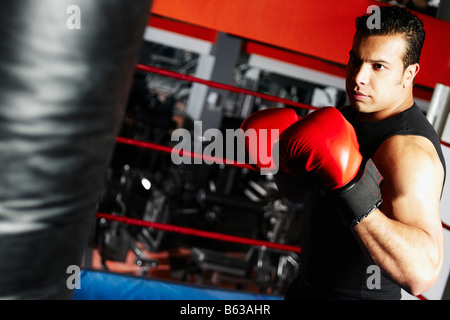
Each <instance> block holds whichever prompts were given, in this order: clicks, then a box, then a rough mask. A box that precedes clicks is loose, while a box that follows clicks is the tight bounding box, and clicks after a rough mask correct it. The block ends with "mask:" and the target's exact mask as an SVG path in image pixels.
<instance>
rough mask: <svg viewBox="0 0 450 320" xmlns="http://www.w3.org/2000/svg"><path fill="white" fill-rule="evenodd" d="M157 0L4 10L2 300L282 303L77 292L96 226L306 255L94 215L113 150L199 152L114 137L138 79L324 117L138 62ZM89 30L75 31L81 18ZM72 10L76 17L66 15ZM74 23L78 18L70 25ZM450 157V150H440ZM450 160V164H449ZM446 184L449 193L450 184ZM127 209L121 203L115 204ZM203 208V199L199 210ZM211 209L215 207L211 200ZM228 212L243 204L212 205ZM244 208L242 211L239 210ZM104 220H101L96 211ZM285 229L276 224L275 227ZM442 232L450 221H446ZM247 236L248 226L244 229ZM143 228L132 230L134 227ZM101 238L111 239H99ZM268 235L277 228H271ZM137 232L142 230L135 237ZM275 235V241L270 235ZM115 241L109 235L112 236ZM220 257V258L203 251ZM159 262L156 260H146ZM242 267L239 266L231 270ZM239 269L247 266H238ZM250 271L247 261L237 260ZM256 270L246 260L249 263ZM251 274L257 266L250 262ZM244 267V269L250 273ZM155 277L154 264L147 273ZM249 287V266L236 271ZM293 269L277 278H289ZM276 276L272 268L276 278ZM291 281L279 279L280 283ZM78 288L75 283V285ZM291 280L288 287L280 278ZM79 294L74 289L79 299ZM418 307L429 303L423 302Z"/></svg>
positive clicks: (283, 213) (96, 280) (97, 281)
mask: <svg viewBox="0 0 450 320" xmlns="http://www.w3.org/2000/svg"><path fill="white" fill-rule="evenodd" d="M150 6H151V1H150V0H142V1H135V2H133V5H130V2H129V1H125V0H114V1H113V0H96V1H91V0H40V1H35V0H21V1H5V2H2V4H1V8H2V10H0V15H1V19H0V21H1V23H2V27H3V28H0V35H1V38H2V39H5V40H4V41H2V42H1V44H0V47H1V48H0V49H1V50H0V55H1V59H0V61H1V63H0V64H1V65H0V72H1V75H2V77H1V81H2V86H0V90H1V93H2V94H0V99H1V103H2V106H3V107H2V108H0V121H1V124H2V126H0V127H1V130H2V135H1V137H2V143H1V144H0V157H1V163H2V164H3V165H4V167H3V172H2V188H0V199H1V212H0V218H1V219H0V229H1V231H2V232H1V235H0V237H1V238H0V243H1V249H2V252H1V254H2V258H1V259H0V271H1V272H0V274H1V277H0V296H1V297H2V298H6V299H72V298H73V299H75V300H131V299H133V300H165V299H167V300H177V299H178V300H195V299H197V300H280V299H282V298H281V296H279V295H270V294H261V293H254V292H242V291H238V290H225V289H219V288H213V287H211V286H201V285H193V284H190V283H175V282H170V281H163V280H159V279H151V278H146V277H137V276H130V275H126V274H118V273H114V272H107V271H105V270H94V269H90V268H89V267H87V266H83V265H82V270H81V273H80V274H78V276H79V279H78V280H79V287H76V288H75V289H73V288H69V285H68V280H69V279H68V276H69V275H68V273H67V272H66V271H67V268H68V266H78V265H79V263H80V261H82V256H83V250H84V249H85V248H84V246H85V244H86V243H88V242H89V237H90V234H89V233H90V231H91V229H92V227H93V226H96V225H97V223H98V224H101V225H102V226H103V225H104V226H107V227H109V226H111V225H113V226H114V227H116V228H117V229H120V228H121V226H128V227H133V228H136V230H150V229H151V230H153V231H156V233H158V231H163V232H164V233H170V234H179V235H185V236H187V237H191V238H202V239H205V240H206V241H219V242H223V243H225V244H226V245H228V244H239V245H240V246H245V247H248V248H249V251H250V249H252V250H254V251H251V253H252V254H253V253H255V252H256V254H257V258H258V259H260V258H261V259H260V260H258V262H261V263H260V264H261V266H262V267H264V262H266V261H267V260H264V259H266V258H267V257H268V254H269V257H270V254H276V257H277V258H278V259H279V260H278V261H279V264H278V265H277V267H278V266H282V267H283V268H290V269H289V270H291V269H292V268H294V267H295V262H296V261H295V257H298V254H299V253H300V251H301V248H300V247H299V246H295V245H291V244H289V243H286V242H285V241H284V239H283V238H282V237H279V236H280V234H279V233H276V232H271V233H270V237H269V236H268V238H270V239H268V240H261V239H257V238H252V237H244V236H236V235H230V234H225V233H220V232H213V231H207V230H203V229H198V228H192V227H186V226H180V225H175V224H171V223H168V222H165V221H151V220H146V219H140V218H135V217H129V216H125V215H123V214H121V212H120V210H117V211H114V212H113V211H111V212H103V211H97V210H96V201H97V200H98V192H99V190H101V186H102V181H103V179H104V176H103V175H104V173H105V171H106V169H107V167H108V162H109V161H110V157H111V155H112V153H113V149H114V147H115V146H119V145H123V146H125V145H126V146H128V147H130V148H139V149H146V150H152V151H156V152H161V153H164V154H166V155H168V154H174V153H176V154H178V155H179V154H180V153H182V154H183V156H186V157H188V158H196V159H201V160H202V161H203V160H206V159H207V157H206V156H205V155H203V154H196V153H195V152H186V151H185V150H177V149H174V148H172V147H168V146H166V145H162V144H158V143H151V142H148V141H140V140H137V139H130V138H127V137H122V136H117V133H118V132H119V129H120V128H119V127H120V124H121V122H122V121H123V115H124V114H123V107H124V105H125V104H126V100H127V97H128V94H129V92H130V88H131V83H132V75H133V73H134V72H136V71H137V70H139V71H141V72H151V73H155V74H159V75H162V76H166V77H172V78H176V79H179V80H183V81H190V82H196V83H199V84H202V85H206V86H210V87H213V88H217V89H220V90H228V91H230V92H234V93H236V94H244V95H249V96H254V97H258V98H260V99H264V100H268V101H273V102H277V103H282V104H285V105H289V106H291V107H294V108H300V109H302V110H313V109H316V107H312V106H309V105H305V104H301V103H298V102H295V101H290V100H287V99H283V98H280V97H274V96H270V95H267V94H262V93H259V92H254V91H251V90H246V89H242V88H236V87H233V86H230V85H225V84H221V83H218V82H213V81H208V80H204V79H200V78H196V77H191V76H187V75H184V74H180V73H176V72H172V71H168V70H164V69H161V68H155V67H151V66H147V65H143V64H137V65H136V61H137V56H138V53H139V50H140V48H141V44H142V38H143V33H144V29H145V27H146V23H147V20H148V12H149V8H150ZM74 8H78V9H79V11H78V15H80V14H81V17H82V20H81V21H82V23H81V24H80V25H78V24H77V23H74V21H76V16H77V10H75V11H70V10H69V9H74ZM68 10H69V11H68ZM74 19H75V20H74ZM442 144H443V146H444V147H446V148H449V147H450V145H449V144H448V142H445V141H442ZM208 160H209V161H211V162H213V163H214V162H216V163H221V164H223V165H224V166H225V167H236V168H238V169H240V170H246V171H252V167H251V166H249V165H248V164H246V163H238V162H228V161H223V159H220V158H219V157H212V158H209V159H208ZM449 162H450V161H449ZM447 185H448V184H447ZM119 200H120V199H119ZM203 200H204V199H202V201H203ZM207 200H211V199H207ZM213 200H214V201H217V202H219V203H221V204H226V205H230V204H232V205H235V206H236V203H229V202H230V201H228V200H227V199H225V200H224V199H217V198H214V199H213ZM269 204H270V205H269V206H265V207H264V208H261V206H253V205H249V206H248V207H245V209H248V210H249V211H251V210H253V211H255V212H258V213H261V212H264V214H265V213H268V214H269V215H268V219H269V220H272V218H273V221H275V223H274V226H276V227H277V228H280V229H282V228H283V227H284V226H285V225H288V226H289V222H286V221H285V220H286V219H287V218H288V216H289V212H290V211H289V208H287V209H286V206H285V204H284V203H283V202H282V201H281V199H275V200H274V201H271V202H270V203H269ZM238 205H239V204H238ZM96 211H97V212H96ZM277 223H279V224H277ZM442 225H443V228H445V229H446V232H447V233H446V234H448V231H449V230H450V228H449V225H448V221H447V223H444V221H443V222H442ZM244 227H247V226H244ZM133 230H135V229H133ZM103 231H104V230H103ZM270 231H272V230H270ZM137 232H139V231H137ZM267 234H268V235H269V232H267ZM108 235H111V234H108ZM202 255H204V256H208V255H210V256H212V257H213V258H215V261H213V262H214V263H216V264H217V262H219V263H218V264H220V263H221V262H223V261H221V260H220V259H221V258H222V257H219V258H217V257H215V256H214V254H213V253H211V252H206V251H199V252H198V259H199V260H201V258H202ZM140 262H141V263H147V262H148V263H150V264H151V263H152V261H143V260H142V261H140ZM232 262H233V263H236V261H232ZM238 262H239V261H238ZM240 262H242V261H240ZM244 262H248V261H244ZM250 266H253V264H250ZM245 267H248V265H246V266H245ZM150 268H151V265H150ZM229 269H230V270H231V269H232V271H235V272H241V273H239V276H240V277H242V275H243V273H242V269H243V267H242V266H241V265H239V266H238V267H236V268H234V266H233V268H231V267H230V268H229ZM284 270H285V269H281V271H284ZM270 271H272V270H270ZM283 274H284V273H283V272H279V274H277V276H278V277H283ZM71 279H72V278H71ZM281 280H283V281H285V280H286V279H281ZM72 289H73V290H72ZM418 298H419V299H426V297H425V296H419V297H418Z"/></svg>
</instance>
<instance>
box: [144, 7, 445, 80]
mask: <svg viewBox="0 0 450 320" xmlns="http://www.w3.org/2000/svg"><path fill="white" fill-rule="evenodd" d="M369 5H378V6H379V5H381V3H380V2H377V1H373V0H339V1H336V0H321V1H304V0H282V1H280V0H225V1H218V0H170V1H167V0H154V1H153V5H152V9H151V12H152V13H153V14H156V15H160V16H163V17H168V18H171V19H175V20H178V21H182V22H187V23H189V24H193V25H195V26H198V27H202V28H206V29H210V30H214V31H221V32H226V33H230V34H233V35H236V36H240V37H243V38H246V39H249V40H253V41H256V42H262V43H265V44H268V45H272V46H276V47H279V48H280V49H287V50H292V51H294V52H298V53H301V54H304V55H307V56H312V57H316V58H319V59H324V60H327V61H330V62H333V63H337V64H341V65H345V64H346V62H347V58H348V51H349V50H350V47H351V43H352V38H353V34H354V20H355V17H356V16H358V15H361V14H364V13H365V12H366V10H367V7H368V6H369ZM418 15H419V17H420V18H421V19H422V20H423V21H424V24H425V31H426V32H427V37H426V40H425V45H424V48H423V53H422V60H421V67H422V68H421V71H420V73H419V75H418V76H417V78H416V83H417V84H419V85H421V86H424V87H428V88H430V89H432V88H434V86H435V84H436V83H443V84H446V85H449V86H450V36H449V35H450V23H449V22H447V21H443V20H439V19H435V18H432V17H430V16H426V15H421V14H418Z"/></svg>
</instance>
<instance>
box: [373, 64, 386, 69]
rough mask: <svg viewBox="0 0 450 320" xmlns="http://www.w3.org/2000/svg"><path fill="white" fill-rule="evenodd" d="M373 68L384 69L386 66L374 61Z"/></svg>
mask: <svg viewBox="0 0 450 320" xmlns="http://www.w3.org/2000/svg"><path fill="white" fill-rule="evenodd" d="M373 68H374V69H375V70H384V69H386V67H385V66H384V65H382V64H381V63H374V64H373Z"/></svg>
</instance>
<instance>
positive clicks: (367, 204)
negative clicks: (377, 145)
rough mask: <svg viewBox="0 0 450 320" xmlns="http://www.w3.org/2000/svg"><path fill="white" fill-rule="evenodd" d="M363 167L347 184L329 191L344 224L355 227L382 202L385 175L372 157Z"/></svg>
mask: <svg viewBox="0 0 450 320" xmlns="http://www.w3.org/2000/svg"><path fill="white" fill-rule="evenodd" d="M361 168H363V169H360V171H359V172H358V175H357V176H356V177H355V178H354V179H353V180H352V181H351V182H349V183H348V184H347V185H345V186H344V187H342V188H339V189H337V190H332V191H330V192H327V194H328V195H329V196H331V197H332V198H333V201H334V202H335V203H336V205H337V207H338V209H339V211H340V214H341V218H342V221H343V222H344V225H345V226H346V227H349V228H353V227H355V226H356V225H357V224H358V223H359V222H360V221H361V220H363V219H364V218H365V217H367V216H368V215H369V214H370V213H371V212H372V211H374V210H375V209H377V208H378V207H379V206H380V205H381V202H382V199H381V192H380V183H381V182H382V181H383V176H382V175H381V173H380V172H379V171H378V169H377V168H376V167H375V164H374V163H373V161H372V160H371V159H369V160H367V162H366V164H365V165H364V167H363V166H361Z"/></svg>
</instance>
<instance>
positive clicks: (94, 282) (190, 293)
mask: <svg viewBox="0 0 450 320" xmlns="http://www.w3.org/2000/svg"><path fill="white" fill-rule="evenodd" d="M136 68H137V70H141V71H145V72H151V73H155V74H159V75H163V76H167V77H172V78H175V79H180V80H184V81H191V82H196V83H201V84H203V85H207V86H211V87H214V88H219V89H226V90H229V91H231V92H236V93H241V94H246V95H251V96H256V97H260V98H263V99H267V100H271V101H276V102H281V103H284V104H287V105H290V106H292V107H297V108H302V109H307V110H315V109H317V108H316V107H313V106H309V105H306V104H301V103H298V102H295V101H290V100H287V99H282V98H279V97H275V96H270V95H267V94H261V93H259V92H254V91H251V90H246V89H242V88H236V87H233V86H230V85H224V84H221V83H217V82H212V81H209V80H204V79H199V78H196V77H192V76H187V75H184V74H180V73H176V72H173V71H169V70H164V69H160V68H156V67H151V66H146V65H142V64H138V65H137V66H136ZM116 143H117V144H124V145H130V146H133V147H136V148H144V149H149V150H155V151H158V152H163V153H168V154H169V153H172V152H174V153H177V154H180V155H182V156H187V157H191V158H198V159H202V160H204V157H207V156H205V155H202V154H196V153H194V152H189V151H184V150H179V149H176V148H172V147H168V146H165V145H160V144H156V143H151V142H147V141H139V140H135V139H130V138H126V137H121V136H117V137H116ZM441 144H442V145H443V146H444V147H447V148H448V147H450V144H449V143H448V142H445V141H441ZM208 160H209V161H211V162H215V163H226V164H227V165H230V166H235V167H237V168H241V169H246V170H254V169H253V167H252V166H250V165H249V164H245V163H238V162H226V161H224V160H223V159H220V158H217V157H209V158H208ZM96 217H97V219H106V220H108V221H117V222H119V223H121V224H126V225H132V226H138V227H141V228H152V229H157V230H162V231H165V232H172V233H179V234H184V235H188V236H192V237H201V238H205V239H214V240H219V241H224V242H231V243H239V244H243V245H248V246H256V247H260V248H264V250H266V249H273V250H277V251H286V252H294V253H300V252H301V248H300V247H298V246H292V245H287V244H284V243H276V242H269V241H261V240H258V239H251V238H245V237H237V236H232V235H227V234H221V233H216V232H209V231H204V230H198V229H195V228H187V227H183V226H177V225H171V224H167V223H160V222H154V221H147V220H140V219H133V218H129V217H125V216H121V215H116V214H111V213H105V212H97V213H96ZM442 226H443V228H444V229H445V230H447V231H450V226H449V225H448V224H446V223H445V222H443V221H442ZM82 282H84V284H85V287H84V288H83V289H82V290H76V291H75V295H74V299H136V300H142V299H144V300H145V299H149V300H152V299H169V300H170V299H172V300H178V299H179V300H184V299H190V300H195V299H199V300H216V299H217V300H221V299H223V300H230V299H231V300H234V299H237V300H265V299H268V300H280V299H282V297H281V296H276V295H266V294H255V293H251V292H240V291H237V290H221V289H220V288H211V287H207V286H206V287H203V286H196V285H191V284H182V283H171V282H165V281H163V280H158V279H145V278H139V277H130V276H127V275H119V274H113V273H107V272H106V273H105V272H101V271H98V270H83V273H82ZM103 286H104V287H103ZM102 287H103V288H102ZM417 298H418V299H420V300H427V298H426V296H425V295H419V296H417Z"/></svg>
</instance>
